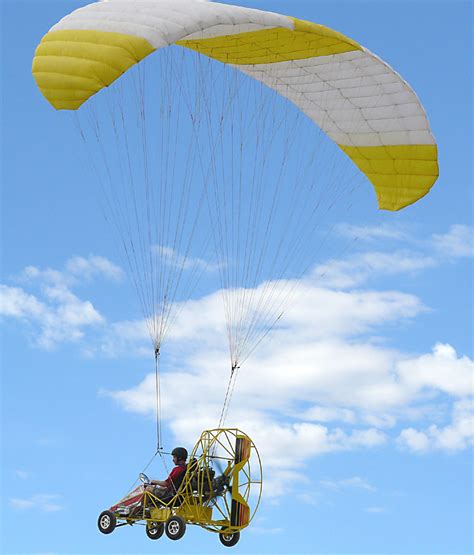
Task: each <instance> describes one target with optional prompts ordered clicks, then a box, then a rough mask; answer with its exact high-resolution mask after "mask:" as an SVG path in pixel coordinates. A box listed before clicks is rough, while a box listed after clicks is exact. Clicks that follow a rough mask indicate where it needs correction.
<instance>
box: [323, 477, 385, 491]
mask: <svg viewBox="0 0 474 555" xmlns="http://www.w3.org/2000/svg"><path fill="white" fill-rule="evenodd" d="M319 484H320V485H321V486H324V487H326V488H329V489H333V490H341V489H346V488H350V489H351V488H354V489H362V490H365V491H369V492H375V491H377V488H376V487H375V486H373V485H372V484H370V483H369V482H368V480H366V479H364V478H361V477H360V476H353V477H352V478H345V479H344V480H320V481H319Z"/></svg>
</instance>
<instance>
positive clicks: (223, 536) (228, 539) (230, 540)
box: [219, 532, 240, 547]
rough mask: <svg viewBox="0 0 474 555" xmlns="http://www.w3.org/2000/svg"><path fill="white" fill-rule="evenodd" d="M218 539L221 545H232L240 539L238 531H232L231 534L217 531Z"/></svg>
mask: <svg viewBox="0 0 474 555" xmlns="http://www.w3.org/2000/svg"><path fill="white" fill-rule="evenodd" d="M219 539H220V540H221V544H222V545H225V546H226V547H233V546H234V545H235V544H236V543H237V542H238V541H239V540H240V532H234V533H233V534H229V533H226V532H219Z"/></svg>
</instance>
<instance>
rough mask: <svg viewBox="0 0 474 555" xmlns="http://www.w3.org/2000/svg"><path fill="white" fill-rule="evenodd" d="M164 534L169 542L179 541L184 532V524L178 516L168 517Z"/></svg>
mask: <svg viewBox="0 0 474 555" xmlns="http://www.w3.org/2000/svg"><path fill="white" fill-rule="evenodd" d="M165 532H166V535H167V536H168V538H169V539H170V540H180V539H181V538H182V537H183V536H184V533H185V532H186V522H185V521H184V520H183V519H182V518H181V517H180V516H176V515H175V516H170V518H169V519H168V520H167V521H166V524H165Z"/></svg>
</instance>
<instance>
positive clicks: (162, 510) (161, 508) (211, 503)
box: [115, 428, 262, 534]
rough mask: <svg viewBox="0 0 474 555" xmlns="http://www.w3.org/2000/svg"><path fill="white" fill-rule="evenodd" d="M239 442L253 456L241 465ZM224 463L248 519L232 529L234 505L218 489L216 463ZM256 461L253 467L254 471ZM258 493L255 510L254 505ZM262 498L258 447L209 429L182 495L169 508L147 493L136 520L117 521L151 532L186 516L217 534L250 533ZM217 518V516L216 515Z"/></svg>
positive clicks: (232, 432) (233, 431)
mask: <svg viewBox="0 0 474 555" xmlns="http://www.w3.org/2000/svg"><path fill="white" fill-rule="evenodd" d="M237 439H241V440H244V441H245V444H246V445H247V446H248V456H247V454H246V455H245V457H244V458H243V459H242V460H241V461H240V462H238V463H236V461H235V459H236V453H235V446H236V441H237ZM216 453H219V455H218V458H219V459H220V460H221V461H222V462H224V463H226V467H225V469H224V474H223V475H224V476H225V477H227V478H229V482H230V489H229V490H228V491H230V492H231V496H232V500H234V501H235V502H236V503H240V507H242V506H243V507H244V511H243V512H244V513H245V514H247V513H248V515H249V518H248V520H247V519H245V520H244V521H243V522H240V523H238V524H234V525H232V524H231V513H232V510H231V506H232V503H231V504H230V505H229V503H228V501H227V498H226V496H225V494H224V495H223V496H222V495H218V494H217V492H215V491H213V489H212V487H213V486H212V474H211V466H212V461H213V460H214V459H215V458H217V455H216ZM250 461H252V464H253V467H251V464H250ZM251 492H252V510H251V508H250V506H249V503H250V494H251ZM261 494H262V463H261V460H260V456H259V454H258V451H257V448H256V447H255V444H254V443H253V441H252V440H251V439H250V437H249V436H247V435H246V434H245V433H244V432H242V431H240V430H238V429H237V428H216V429H213V430H205V431H204V432H202V434H201V437H200V438H199V440H198V442H197V443H196V445H195V446H194V449H193V450H192V452H191V455H190V458H189V463H188V468H187V470H186V474H185V476H184V479H183V482H182V483H181V485H180V487H179V488H178V491H177V492H176V494H175V495H174V496H173V497H172V498H171V499H170V500H169V501H168V502H167V503H164V502H163V501H162V500H160V499H159V498H158V497H157V496H156V495H154V494H153V493H151V492H149V491H147V490H145V492H144V495H143V504H142V507H141V508H140V512H139V513H138V514H136V515H134V514H133V513H132V514H131V515H122V514H119V513H115V516H116V518H117V522H119V521H120V522H122V524H135V523H136V522H139V521H144V522H145V523H146V525H147V526H149V527H151V526H152V525H154V524H156V523H164V522H166V521H167V520H168V518H169V517H170V516H174V515H177V516H180V517H181V518H183V520H184V521H185V522H186V523H187V524H194V525H197V526H201V527H202V528H205V529H206V530H209V531H211V532H218V533H226V534H234V533H236V532H240V531H241V530H243V529H244V528H246V527H247V526H248V525H249V524H250V522H251V520H252V519H253V517H254V515H255V513H256V511H257V509H258V505H259V503H260V498H261ZM213 513H214V514H213Z"/></svg>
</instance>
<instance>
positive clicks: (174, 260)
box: [153, 245, 218, 272]
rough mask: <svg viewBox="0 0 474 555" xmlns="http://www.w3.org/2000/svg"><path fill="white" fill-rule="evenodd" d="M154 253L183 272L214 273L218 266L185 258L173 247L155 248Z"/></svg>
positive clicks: (195, 258) (201, 259) (193, 258)
mask: <svg viewBox="0 0 474 555" xmlns="http://www.w3.org/2000/svg"><path fill="white" fill-rule="evenodd" d="M153 251H154V253H155V254H156V255H157V256H159V258H160V259H161V260H162V261H164V262H165V263H166V264H169V265H170V266H173V267H177V268H182V269H183V270H192V269H196V270H202V271H208V272H214V271H216V270H217V269H218V265H217V264H215V263H213V262H210V261H208V260H204V259H203V258H199V257H192V256H184V255H183V254H180V253H179V252H177V251H176V250H175V249H173V248H171V247H166V246H163V245H161V246H160V245H157V246H155V247H154V248H153Z"/></svg>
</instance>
